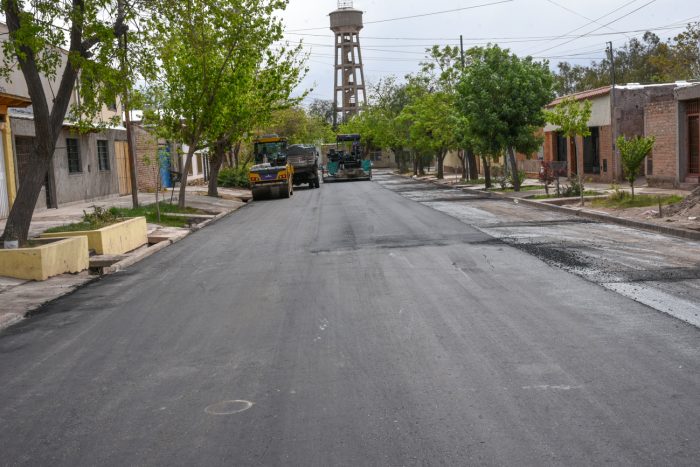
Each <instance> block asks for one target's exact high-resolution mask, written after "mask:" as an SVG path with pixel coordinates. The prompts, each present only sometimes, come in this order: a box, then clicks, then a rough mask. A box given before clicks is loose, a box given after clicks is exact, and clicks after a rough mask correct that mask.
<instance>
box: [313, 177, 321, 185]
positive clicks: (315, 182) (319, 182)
mask: <svg viewBox="0 0 700 467" xmlns="http://www.w3.org/2000/svg"><path fill="white" fill-rule="evenodd" d="M314 188H321V181H320V180H319V179H318V175H316V178H315V179H314Z"/></svg>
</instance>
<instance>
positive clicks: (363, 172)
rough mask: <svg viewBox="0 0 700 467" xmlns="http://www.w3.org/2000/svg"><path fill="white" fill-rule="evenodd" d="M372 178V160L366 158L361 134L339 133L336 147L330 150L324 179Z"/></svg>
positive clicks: (326, 180) (330, 180) (328, 180)
mask: <svg viewBox="0 0 700 467" xmlns="http://www.w3.org/2000/svg"><path fill="white" fill-rule="evenodd" d="M371 179H372V161H371V160H369V159H366V158H365V154H364V153H363V151H362V146H361V145H360V135H358V134H340V135H338V136H337V137H336V144H335V148H331V149H329V151H328V163H327V164H326V167H324V170H323V181H324V182H332V181H341V180H371Z"/></svg>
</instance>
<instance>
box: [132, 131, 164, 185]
mask: <svg viewBox="0 0 700 467" xmlns="http://www.w3.org/2000/svg"><path fill="white" fill-rule="evenodd" d="M133 129H134V141H135V150H136V170H137V172H138V173H137V178H136V179H137V181H138V187H139V191H155V189H156V183H157V180H158V168H157V167H158V162H157V161H158V159H157V156H158V140H157V139H156V138H155V137H154V136H153V135H151V134H150V133H149V132H148V131H146V130H145V129H144V128H143V127H140V126H137V125H134V127H133ZM147 161H149V162H147Z"/></svg>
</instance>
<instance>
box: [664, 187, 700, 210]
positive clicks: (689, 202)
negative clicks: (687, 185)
mask: <svg viewBox="0 0 700 467" xmlns="http://www.w3.org/2000/svg"><path fill="white" fill-rule="evenodd" d="M664 216H684V217H685V216H687V217H700V187H698V188H696V189H694V190H693V191H691V192H690V194H689V195H688V196H686V197H685V199H684V200H683V201H681V202H680V203H676V204H670V205H668V206H666V207H664Z"/></svg>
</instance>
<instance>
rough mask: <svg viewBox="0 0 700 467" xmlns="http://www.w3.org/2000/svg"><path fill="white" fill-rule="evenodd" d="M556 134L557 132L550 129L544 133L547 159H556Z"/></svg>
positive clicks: (545, 158) (545, 157)
mask: <svg viewBox="0 0 700 467" xmlns="http://www.w3.org/2000/svg"><path fill="white" fill-rule="evenodd" d="M555 135H556V133H555V132H553V131H548V132H546V133H545V134H544V160H546V161H553V160H554V150H555V149H556V148H555V147H554V145H555V144H556V139H555Z"/></svg>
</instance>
